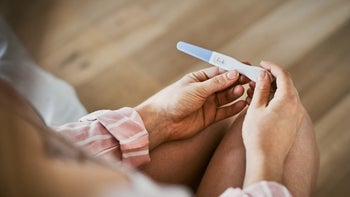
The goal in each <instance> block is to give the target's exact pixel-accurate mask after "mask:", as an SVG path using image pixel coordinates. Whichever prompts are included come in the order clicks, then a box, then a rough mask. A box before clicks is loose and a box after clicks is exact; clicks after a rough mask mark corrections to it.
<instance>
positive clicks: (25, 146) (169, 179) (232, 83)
mask: <svg viewBox="0 0 350 197" xmlns="http://www.w3.org/2000/svg"><path fill="white" fill-rule="evenodd" d="M261 66H262V67H264V68H265V69H266V70H267V71H269V72H270V73H271V74H272V75H273V76H274V77H275V78H276V86H272V88H271V81H270V78H269V77H267V76H268V75H267V74H266V73H261V77H260V79H259V80H258V81H257V83H256V84H255V83H252V82H250V83H249V85H250V89H249V90H248V92H247V93H248V97H247V99H246V100H239V98H240V97H241V96H242V95H243V93H244V89H243V86H242V85H243V84H246V83H248V82H249V81H248V80H247V78H245V77H242V76H240V75H239V74H238V73H237V72H235V71H230V72H224V71H222V70H219V69H218V68H215V67H212V68H208V69H204V70H200V71H197V72H194V73H190V74H188V75H186V76H184V77H183V78H182V79H180V80H179V81H177V82H175V83H174V84H172V85H170V86H169V87H167V88H165V89H164V90H162V91H160V92H159V93H157V94H156V95H154V96H153V97H151V98H150V99H148V100H146V101H145V102H144V103H142V104H140V105H139V106H137V107H135V110H136V111H137V112H138V113H139V114H140V116H141V117H142V119H143V121H144V124H145V126H146V129H147V131H148V132H149V136H150V154H151V159H152V162H150V163H149V164H147V165H145V166H143V167H142V168H141V170H142V171H143V172H145V173H146V174H148V175H149V176H150V177H152V178H154V179H155V180H157V181H160V182H165V183H176V184H185V185H188V186H191V187H192V188H193V189H194V191H195V192H197V195H198V196H217V195H219V194H220V193H222V192H223V191H224V190H225V189H226V188H228V187H247V186H249V185H252V184H254V183H257V182H259V181H261V180H268V181H276V182H279V183H282V184H284V185H286V187H287V188H288V189H289V190H290V191H291V193H292V194H293V195H295V196H310V195H311V192H312V190H313V188H314V185H315V182H316V175H317V167H318V152H317V146H316V142H315V136H314V130H313V126H312V123H311V121H310V118H309V117H308V115H307V113H306V111H305V109H304V108H303V106H302V105H301V103H300V99H299V97H298V94H297V92H296V90H295V88H294V85H293V83H292V81H291V78H290V76H289V75H288V73H286V71H284V70H283V69H281V68H280V67H279V66H278V65H276V64H274V63H272V62H262V63H261ZM0 88H1V90H2V91H1V94H0V101H1V102H0V104H1V105H2V106H6V107H4V108H3V107H2V108H1V110H0V116H1V117H2V119H3V120H4V122H3V128H5V129H4V132H2V134H1V138H0V142H1V143H0V144H1V146H2V147H3V148H2V149H1V150H8V151H3V152H1V154H0V157H1V161H6V162H4V163H3V164H2V166H4V167H2V168H0V170H1V174H3V176H2V179H1V183H2V184H1V185H2V186H4V187H3V188H1V191H5V193H7V194H9V195H10V196H11V195H24V194H26V195H33V196H41V195H45V194H47V193H52V194H57V196H71V195H78V196H94V195H95V194H98V193H100V192H101V191H104V189H105V186H110V185H115V186H117V185H119V186H127V185H128V184H129V180H128V176H127V175H126V174H125V172H123V171H122V170H121V169H118V168H111V167H108V166H107V165H101V164H100V163H98V162H97V163H96V162H93V161H92V160H91V159H90V158H88V157H87V158H86V160H85V161H84V162H82V161H78V160H77V161H74V159H73V160H72V159H65V160H62V159H60V158H59V156H57V155H56V156H55V155H48V154H47V152H46V151H47V150H46V148H47V147H46V146H45V145H44V143H43V140H42V139H43V138H51V137H52V136H47V135H46V133H47V130H45V129H44V127H43V126H42V125H41V126H38V124H34V123H35V122H38V120H33V117H35V116H36V114H35V112H34V111H33V110H31V109H30V106H28V105H27V104H26V102H25V101H24V100H23V99H21V97H20V96H19V95H17V94H16V93H15V92H14V91H13V90H11V89H10V88H8V86H6V84H4V83H0ZM271 90H273V91H274V97H273V98H272V100H270V98H269V97H270V93H271ZM14 98H16V99H14ZM247 104H250V106H249V107H248V108H247V110H246V111H245V110H243V109H245V108H246V106H247ZM12 109H16V110H12ZM242 110H243V111H242ZM21 114H22V115H21ZM23 114H24V115H23ZM238 114H239V115H238ZM235 115H238V116H237V118H236V117H233V116H235ZM232 117H233V118H232ZM227 118H229V119H227ZM224 119H227V120H224ZM223 120H224V121H223ZM232 121H233V123H231V122H232ZM33 122H34V123H33ZM39 122H40V121H39ZM14 123H15V124H14ZM14 125H16V126H14ZM39 125H40V124H39ZM53 138H54V137H53ZM9 142H11V143H9ZM18 144H21V146H18ZM28 155H30V157H28ZM82 158H83V157H82ZM14 164H16V165H14ZM17 172H21V173H17ZM26 177H31V178H30V179H28V178H26ZM47 180H50V181H47ZM198 184H199V186H198ZM14 185H16V187H14ZM197 186H198V187H197ZM4 188H7V189H4ZM8 188H12V189H8ZM43 188H45V189H43ZM60 188H65V189H60ZM3 189H4V190H3Z"/></svg>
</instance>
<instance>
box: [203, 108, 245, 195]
mask: <svg viewBox="0 0 350 197" xmlns="http://www.w3.org/2000/svg"><path fill="white" fill-rule="evenodd" d="M244 115H245V112H242V113H241V114H240V115H239V116H238V117H237V119H236V120H235V121H234V122H233V124H232V126H231V127H230V129H229V131H228V132H227V133H226V135H225V137H224V138H223V140H222V141H221V143H220V145H219V146H218V148H217V150H216V152H215V154H214V156H213V158H212V160H211V161H210V163H209V165H208V168H207V170H206V172H205V174H204V176H203V179H202V181H201V183H200V186H199V188H198V190H197V196H219V195H220V194H221V193H223V192H224V191H225V190H226V189H227V188H229V187H242V185H243V180H244V174H245V148H244V145H243V139H242V123H243V120H244Z"/></svg>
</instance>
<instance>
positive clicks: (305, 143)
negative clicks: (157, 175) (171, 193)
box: [197, 113, 319, 196]
mask: <svg viewBox="0 0 350 197" xmlns="http://www.w3.org/2000/svg"><path fill="white" fill-rule="evenodd" d="M243 119H244V117H243V113H241V115H240V116H239V117H238V118H237V119H236V121H235V122H234V123H233V125H232V127H231V130H230V131H229V132H227V134H226V135H225V137H224V139H223V140H222V142H221V144H220V145H219V147H218V148H217V150H216V152H215V154H214V156H213V158H212V160H211V161H210V164H209V165H208V168H207V171H206V172H205V175H204V177H203V179H202V182H201V184H200V186H199V188H198V190H197V195H198V196H218V195H219V194H221V193H222V192H224V191H225V189H227V188H228V187H242V185H243V180H244V174H245V148H244V145H243V141H242V122H243ZM318 163H319V156H318V149H317V144H316V139H315V133H314V129H313V126H312V122H311V120H310V118H309V116H308V115H307V114H305V117H304V120H303V123H302V125H301V128H300V130H299V133H298V136H297V138H296V141H295V143H294V145H293V146H292V148H291V151H290V153H289V155H288V157H287V159H286V162H285V170H284V180H283V181H284V184H285V185H286V186H287V188H288V189H289V190H290V191H291V193H292V194H293V196H310V195H311V193H312V191H313V189H314V187H315V184H316V178H317V172H318Z"/></svg>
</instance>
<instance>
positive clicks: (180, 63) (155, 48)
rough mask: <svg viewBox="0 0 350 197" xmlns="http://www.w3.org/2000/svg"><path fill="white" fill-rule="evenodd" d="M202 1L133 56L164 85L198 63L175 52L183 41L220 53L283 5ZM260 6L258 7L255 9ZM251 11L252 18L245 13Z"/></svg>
mask: <svg viewBox="0 0 350 197" xmlns="http://www.w3.org/2000/svg"><path fill="white" fill-rule="evenodd" d="M259 2H260V1H257V0H252V1H236V2H235V3H232V1H229V0H223V1H203V2H201V3H200V4H197V5H196V6H194V7H193V8H192V9H190V10H188V11H187V12H185V13H180V14H179V15H178V18H177V21H176V22H174V23H172V25H171V26H169V27H168V28H167V30H166V31H165V32H164V33H163V34H162V35H160V36H158V37H157V39H156V40H154V41H153V42H152V44H151V45H149V46H147V47H145V48H142V49H141V50H139V51H137V52H136V53H134V54H132V56H133V57H137V60H138V64H139V65H140V67H141V68H142V69H144V70H145V72H148V73H149V74H150V75H151V76H152V77H154V78H156V79H157V80H159V81H160V82H162V83H164V84H168V83H169V82H170V81H173V80H174V76H177V77H179V76H180V75H183V74H184V73H185V72H187V71H188V69H190V68H191V65H192V64H195V63H197V62H198V60H196V59H194V58H191V57H189V56H185V55H183V54H181V53H180V52H178V51H177V50H176V48H175V47H176V43H177V42H178V41H180V40H184V41H189V42H193V43H196V44H198V45H202V46H206V47H208V48H212V49H215V48H216V49H218V48H220V47H221V46H222V45H224V44H225V43H226V41H227V40H229V39H231V38H232V37H234V36H236V35H237V34H239V33H240V32H241V31H242V30H243V29H245V28H247V27H248V26H249V25H252V24H253V23H254V22H255V21H256V18H260V17H263V16H264V15H266V14H268V11H269V10H270V9H273V8H275V7H276V6H277V5H278V4H279V3H280V1H275V0H270V1H266V2H265V3H264V4H259ZM257 4H259V6H256V5H257ZM247 10H249V13H250V14H249V17H242V16H246V12H247Z"/></svg>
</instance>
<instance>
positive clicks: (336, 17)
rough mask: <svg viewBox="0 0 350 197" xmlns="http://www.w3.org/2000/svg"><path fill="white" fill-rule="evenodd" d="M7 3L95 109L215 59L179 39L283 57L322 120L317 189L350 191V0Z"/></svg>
mask: <svg viewBox="0 0 350 197" xmlns="http://www.w3.org/2000/svg"><path fill="white" fill-rule="evenodd" d="M0 11H1V13H2V14H3V15H4V16H5V17H6V18H7V19H8V21H9V23H10V24H11V25H12V27H13V28H14V29H15V31H16V33H17V34H18V36H19V38H20V40H21V41H22V42H23V44H24V45H25V47H26V48H27V49H28V51H29V52H30V54H31V55H32V56H33V57H34V59H35V60H36V61H37V62H38V64H39V65H40V66H42V67H43V68H44V69H46V70H48V71H50V72H52V73H53V74H55V75H57V76H59V77H61V78H63V79H65V80H66V81H68V82H69V83H71V84H72V85H73V86H74V87H75V88H76V90H77V92H78V94H79V96H80V98H81V100H82V102H83V104H84V105H85V106H86V107H87V109H88V110H89V111H93V110H97V109H102V108H119V107H122V106H135V105H137V104H138V103H140V102H141V101H142V100H144V99H146V98H147V97H149V96H150V95H152V94H153V93H155V92H156V91H158V90H159V89H161V88H163V87H164V86H166V85H168V84H169V83H171V82H173V81H175V80H177V79H178V78H179V77H181V76H182V75H184V74H185V73H187V72H190V71H193V70H196V69H199V68H204V67H207V66H208V65H207V64H205V63H202V62H200V61H198V60H196V59H194V58H191V57H189V56H186V55H184V54H182V53H180V52H178V51H177V50H176V43H177V42H178V41H180V40H183V41H188V42H191V43H194V44H198V45H201V46H204V47H207V48H210V49H214V50H217V51H220V52H223V53H225V54H228V55H231V56H233V57H236V58H238V59H240V60H248V61H250V62H251V63H253V64H258V63H259V61H260V60H262V59H265V60H273V61H275V62H278V63H280V64H281V65H283V66H284V67H285V68H287V69H288V70H289V71H290V72H291V73H292V76H293V78H294V80H295V84H296V86H297V88H298V90H299V91H300V96H301V98H302V101H303V103H304V104H305V106H306V108H307V110H308V111H309V112H310V114H311V117H312V119H313V121H314V123H315V126H316V130H317V140H318V143H319V148H320V152H321V164H320V165H321V166H320V174H319V179H318V185H317V191H316V196H350V187H349V186H350V80H349V79H350V1H349V0H299V1H298V0H285V1H280V0H265V1H261V0H239V1H232V0H176V1H174V0H138V1H130V0H101V1H96V0H85V1H83V0H81V1H79V0H66V1H64V0H62V1H58V0H50V1H47V0H33V1H20V0H2V1H0Z"/></svg>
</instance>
